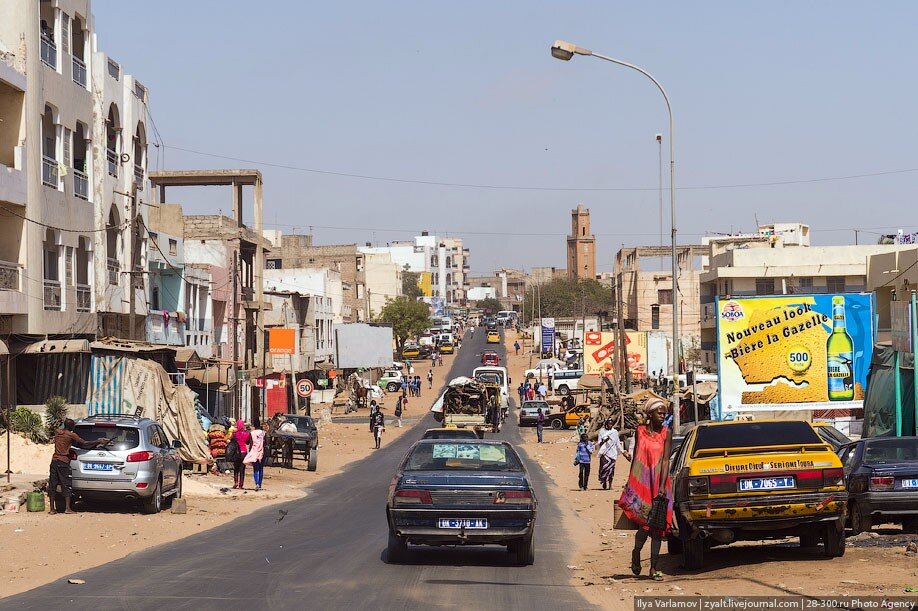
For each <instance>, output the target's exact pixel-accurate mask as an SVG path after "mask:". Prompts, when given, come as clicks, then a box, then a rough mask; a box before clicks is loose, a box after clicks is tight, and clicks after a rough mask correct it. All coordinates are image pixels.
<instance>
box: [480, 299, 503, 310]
mask: <svg viewBox="0 0 918 611" xmlns="http://www.w3.org/2000/svg"><path fill="white" fill-rule="evenodd" d="M475 307H477V308H480V309H481V310H482V311H483V312H484V313H485V314H497V313H498V312H500V311H501V310H503V309H504V308H503V306H502V305H501V303H500V302H499V301H498V300H497V299H494V298H493V297H485V298H484V299H479V300H478V301H476V302H475Z"/></svg>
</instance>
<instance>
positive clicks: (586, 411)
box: [546, 405, 593, 429]
mask: <svg viewBox="0 0 918 611" xmlns="http://www.w3.org/2000/svg"><path fill="white" fill-rule="evenodd" d="M581 416H586V418H587V420H589V419H591V418H592V417H593V412H592V410H591V409H590V406H589V405H578V406H576V407H572V408H571V409H568V410H565V411H563V412H555V413H554V414H549V415H548V416H547V417H546V421H547V422H548V425H549V426H550V427H551V428H553V429H569V428H571V427H572V426H577V423H579V422H580V417H581Z"/></svg>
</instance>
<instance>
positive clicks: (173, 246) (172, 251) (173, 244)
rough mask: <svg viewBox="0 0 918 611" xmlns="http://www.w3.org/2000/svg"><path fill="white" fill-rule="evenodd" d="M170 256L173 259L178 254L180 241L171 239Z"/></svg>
mask: <svg viewBox="0 0 918 611" xmlns="http://www.w3.org/2000/svg"><path fill="white" fill-rule="evenodd" d="M169 254H170V255H172V256H173V257H174V256H175V255H177V254H178V241H176V240H173V239H172V238H169Z"/></svg>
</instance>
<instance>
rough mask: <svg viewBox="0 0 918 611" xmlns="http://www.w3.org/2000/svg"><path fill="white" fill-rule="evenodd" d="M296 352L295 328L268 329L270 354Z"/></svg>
mask: <svg viewBox="0 0 918 611" xmlns="http://www.w3.org/2000/svg"><path fill="white" fill-rule="evenodd" d="M295 352H296V330H295V329H281V328H274V329H268V353H269V354H294V353H295Z"/></svg>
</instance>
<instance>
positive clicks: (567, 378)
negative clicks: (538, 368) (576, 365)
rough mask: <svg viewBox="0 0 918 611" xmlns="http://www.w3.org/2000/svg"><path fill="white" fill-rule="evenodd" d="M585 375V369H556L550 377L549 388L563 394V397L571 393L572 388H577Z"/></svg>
mask: <svg viewBox="0 0 918 611" xmlns="http://www.w3.org/2000/svg"><path fill="white" fill-rule="evenodd" d="M581 377H583V369H563V370H558V371H555V372H554V373H552V374H551V376H550V377H549V378H548V389H549V390H551V391H554V392H556V393H558V394H559V395H561V396H562V397H564V396H567V395H569V394H571V391H572V390H577V388H578V385H579V383H580V378H581Z"/></svg>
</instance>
